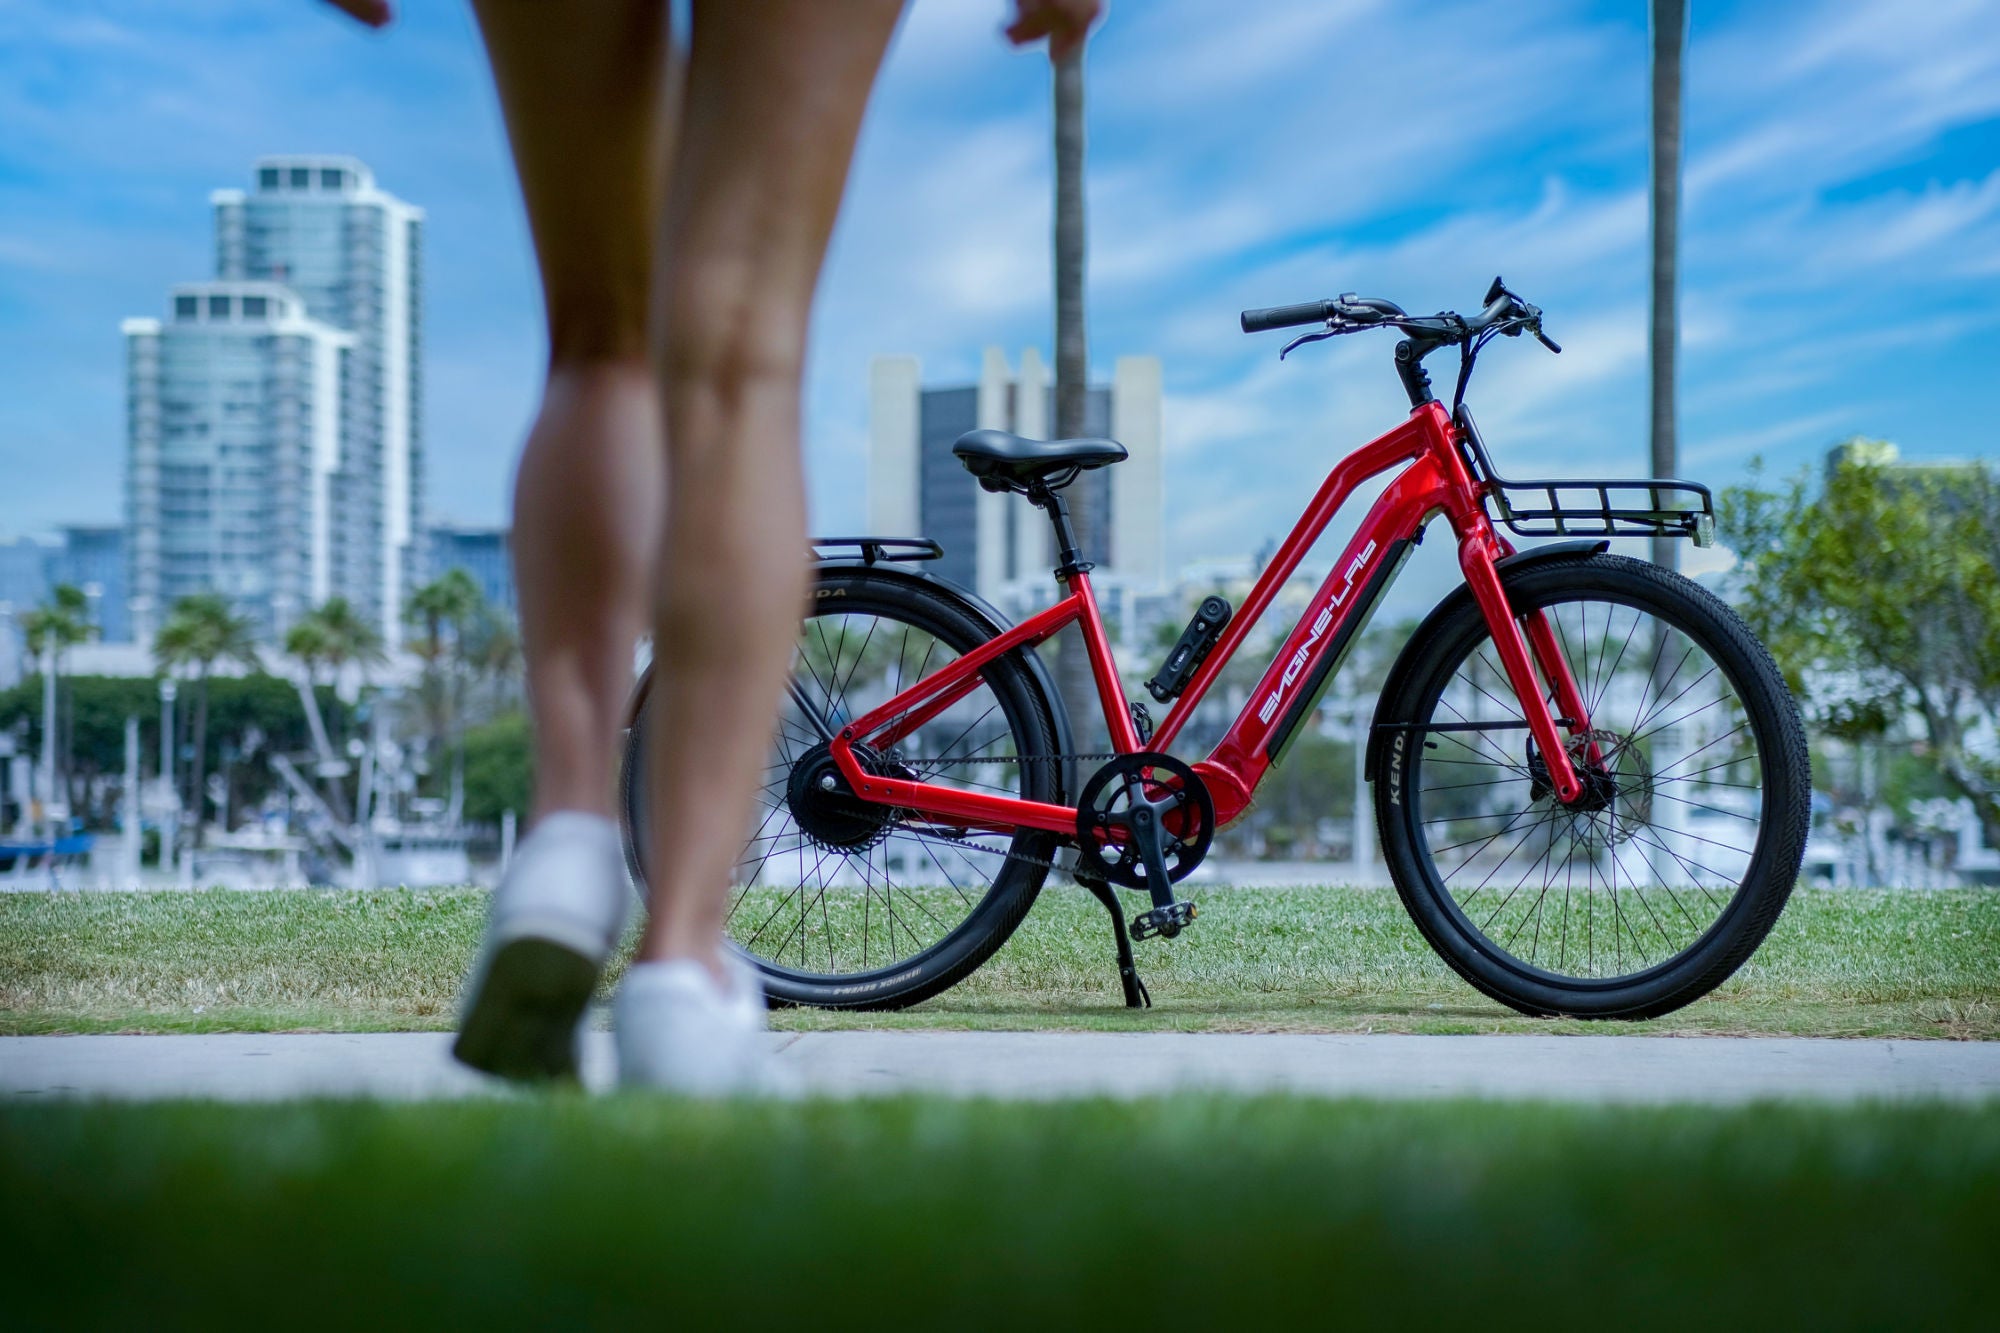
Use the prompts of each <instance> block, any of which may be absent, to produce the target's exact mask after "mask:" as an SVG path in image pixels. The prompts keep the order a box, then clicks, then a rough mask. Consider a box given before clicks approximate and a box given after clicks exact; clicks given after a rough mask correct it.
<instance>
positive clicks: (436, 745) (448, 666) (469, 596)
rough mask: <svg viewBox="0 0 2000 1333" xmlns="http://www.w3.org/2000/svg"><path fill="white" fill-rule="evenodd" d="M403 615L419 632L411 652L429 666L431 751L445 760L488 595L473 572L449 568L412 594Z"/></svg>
mask: <svg viewBox="0 0 2000 1333" xmlns="http://www.w3.org/2000/svg"><path fill="white" fill-rule="evenodd" d="M403 614H404V618H405V619H407V620H408V621H409V623H410V627H411V628H412V629H414V630H416V631H417V634H416V636H415V637H413V638H412V639H411V640H410V641H409V646H410V651H411V652H414V653H415V654H416V655H417V657H418V659H419V660H421V661H422V662H423V664H424V666H423V677H422V680H421V682H420V683H419V685H418V701H419V704H420V706H421V707H422V709H423V714H424V724H425V727H426V728H427V730H428V731H429V732H430V740H431V753H432V754H434V755H437V756H439V757H442V756H443V755H444V754H446V753H447V752H448V751H449V750H450V749H451V746H452V740H453V737H454V732H455V730H456V728H457V726H458V723H459V721H460V714H461V713H462V712H463V711H464V704H465V698H464V683H465V675H466V669H467V668H466V659H465V652H466V649H467V647H468V640H469V638H470V637H471V632H472V629H473V627H474V626H475V625H477V624H478V622H479V620H480V619H481V617H482V616H484V615H485V614H486V596H485V594H484V593H482V592H480V591H479V585H478V584H477V583H475V582H473V580H472V576H471V575H470V574H468V573H466V572H465V571H464V570H463V569H449V570H446V571H445V572H444V573H443V574H442V575H440V576H439V577H438V578H435V579H432V580H431V581H430V582H429V583H426V584H425V585H424V586H423V587H421V588H418V589H417V590H416V591H415V592H413V593H411V594H410V600H409V604H408V605H407V606H406V607H405V608H404V611H403Z"/></svg>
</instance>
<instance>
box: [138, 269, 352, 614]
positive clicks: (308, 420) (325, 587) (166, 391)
mask: <svg viewBox="0 0 2000 1333" xmlns="http://www.w3.org/2000/svg"><path fill="white" fill-rule="evenodd" d="M124 330H125V342H126V349H127V350H126V374H127V391H126V392H127V403H128V416H129V421H128V427H127V430H128V440H129V454H128V458H127V462H126V528H127V533H128V537H127V548H128V550H127V558H128V559H129V561H130V568H131V576H130V577H131V609H132V623H133V630H134V633H135V634H136V636H137V637H138V638H139V639H140V640H141V641H142V642H143V641H146V640H149V639H150V638H151V637H152V634H153V632H154V631H155V630H157V629H158V628H159V626H160V623H161V621H162V620H164V619H165V617H166V614H167V612H168V610H169V609H170V608H171V607H172V606H173V604H174V602H175V601H176V600H178V599H179V598H182V597H185V596H187V595H188V594H190V593H197V592H219V593H221V594H223V595H224V596H226V597H227V598H229V600H230V602H231V603H232V604H233V605H235V606H236V607H237V608H238V610H239V612H240V613H243V614H248V615H250V616H252V617H254V618H255V619H256V620H257V621H258V623H259V625H260V626H261V627H262V628H263V630H264V631H265V632H266V633H267V634H271V635H276V634H279V633H282V632H283V630H284V629H285V627H286V626H287V625H289V624H290V623H291V622H292V621H294V620H296V619H298V617H299V616H301V615H303V614H304V613H305V612H306V611H308V610H310V609H311V608H312V607H314V606H316V605H318V604H319V603H320V602H322V601H325V600H326V599H327V598H328V597H330V596H333V595H335V593H336V592H339V591H342V590H343V589H342V588H341V585H340V584H339V583H338V582H337V580H336V565H335V560H334V535H335V530H336V526H337V525H336V522H335V520H334V505H335V500H334V495H335V478H336V476H337V475H338V473H339V470H340V463H341V450H342V446H343V439H342V435H343V430H342V426H343V417H342V412H341V405H342V389H343V385H344V381H345V379H346V375H347V371H346V366H345V362H346V359H347V357H348V356H349V355H350V354H351V353H352V351H353V349H354V345H355V342H356V339H355V337H354V335H352V334H350V333H345V332H342V331H341V330H339V329H335V328H332V327H330V326H328V325H326V324H322V323H320V322H319V321H318V320H315V319H312V318H310V317H309V316H308V315H307V314H306V312H305V305H304V302H303V301H302V300H301V299H300V298H299V297H298V296H297V295H296V294H295V293H293V292H292V291H291V290H290V289H289V288H286V287H281V286H279V285H277V284H276V283H269V282H203V283H189V284H185V285H183V286H180V287H176V288H174V289H173V294H172V298H171V303H170V310H169V314H168V316H167V318H166V319H165V320H159V319H128V320H126V321H125V325H124Z"/></svg>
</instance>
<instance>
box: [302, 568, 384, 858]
mask: <svg viewBox="0 0 2000 1333" xmlns="http://www.w3.org/2000/svg"><path fill="white" fill-rule="evenodd" d="M285 652H286V653H288V654H289V655H291V656H292V657H294V658H296V659H297V660H298V662H299V665H300V666H302V667H304V668H305V682H304V684H302V685H301V686H300V687H299V702H300V703H301V704H303V705H304V707H305V710H306V722H307V723H308V725H310V727H311V728H312V732H313V739H314V742H315V744H316V745H317V746H318V747H319V748H320V750H321V752H322V753H321V759H322V761H324V760H326V759H328V758H330V757H331V756H332V755H333V753H334V751H333V740H332V738H330V737H329V736H328V735H327V728H326V724H325V722H324V721H323V720H322V719H321V717H320V711H319V699H318V698H317V696H316V695H315V693H314V691H315V690H317V689H318V687H319V677H320V671H321V669H322V668H324V669H326V671H327V672H328V675H329V677H330V679H331V681H332V683H334V684H338V683H339V681H340V670H341V668H342V667H344V666H346V665H347V664H348V663H350V662H354V663H358V664H360V666H361V668H362V672H361V674H362V680H363V682H364V684H365V683H366V680H367V675H368V668H369V667H371V666H379V665H380V664H382V663H383V662H386V661H388V655H387V654H386V653H384V652H383V651H382V633H381V631H380V630H378V629H376V628H375V626H374V624H373V623H372V622H371V621H369V620H367V619H366V618H364V617H363V616H361V615H360V614H358V613H357V612H356V611H355V609H354V605H353V603H351V602H349V601H348V600H347V599H346V598H345V597H334V598H329V599H328V600H327V601H325V602H322V603H321V604H320V605H318V606H316V607H314V608H313V609H312V610H311V611H309V612H307V613H306V614H305V615H303V616H301V617H299V619H298V620H297V621H296V622H294V623H293V625H292V627H291V628H290V629H289V630H287V631H285ZM342 767H343V765H335V766H334V767H332V768H322V770H321V772H320V780H321V783H322V785H323V786H324V787H325V788H326V799H327V804H328V806H329V807H330V808H331V809H332V810H333V812H334V814H335V816H336V817H337V818H339V819H341V820H343V821H344V820H346V819H347V817H348V807H347V794H346V792H345V791H343V790H342V789H341V786H340V782H339V776H340V772H341V771H342Z"/></svg>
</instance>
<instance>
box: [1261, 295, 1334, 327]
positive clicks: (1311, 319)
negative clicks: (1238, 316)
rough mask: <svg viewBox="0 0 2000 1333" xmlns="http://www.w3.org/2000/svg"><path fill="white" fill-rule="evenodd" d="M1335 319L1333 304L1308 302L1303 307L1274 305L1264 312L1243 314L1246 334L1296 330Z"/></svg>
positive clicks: (1328, 302) (1329, 302)
mask: <svg viewBox="0 0 2000 1333" xmlns="http://www.w3.org/2000/svg"><path fill="white" fill-rule="evenodd" d="M1332 317H1333V302H1331V301H1307V302H1305V303H1304V304H1302V305H1274V306H1269V307H1267V308H1265V309H1263V310H1246V311H1244V312H1243V331H1244V332H1245V333H1264V332H1267V331H1268V330H1271V329H1289V328H1296V327H1297V326H1298V325H1300V324H1318V323H1322V322H1323V321H1325V320H1328V319H1331V318H1332Z"/></svg>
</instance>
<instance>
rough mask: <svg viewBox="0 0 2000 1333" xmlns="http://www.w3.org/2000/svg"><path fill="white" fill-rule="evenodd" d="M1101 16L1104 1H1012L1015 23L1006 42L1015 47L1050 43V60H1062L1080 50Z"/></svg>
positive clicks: (1010, 27)
mask: <svg viewBox="0 0 2000 1333" xmlns="http://www.w3.org/2000/svg"><path fill="white" fill-rule="evenodd" d="M1103 13H1104V0H1014V21H1013V22H1012V23H1010V24H1008V25H1007V40H1008V41H1010V42H1012V43H1014V45H1016V46H1027V45H1030V44H1031V43H1034V42H1039V41H1041V40H1042V39H1043V38H1044V37H1046V38H1048V41H1049V59H1050V60H1061V59H1063V58H1065V57H1066V56H1069V55H1071V54H1073V53H1074V52H1077V51H1080V50H1082V49H1083V39H1084V38H1085V37H1087V36H1089V34H1090V28H1091V25H1092V24H1094V23H1096V22H1097V20H1098V18H1099V17H1100V16H1101V15H1102V14H1103Z"/></svg>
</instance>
